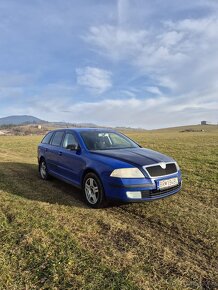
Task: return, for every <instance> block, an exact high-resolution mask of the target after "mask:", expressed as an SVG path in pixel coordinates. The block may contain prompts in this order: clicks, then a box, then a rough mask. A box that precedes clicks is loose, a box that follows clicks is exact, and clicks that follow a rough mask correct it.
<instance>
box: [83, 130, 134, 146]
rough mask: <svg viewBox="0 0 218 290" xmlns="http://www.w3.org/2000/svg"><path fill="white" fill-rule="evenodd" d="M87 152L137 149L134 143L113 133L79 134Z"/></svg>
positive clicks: (85, 132) (92, 132)
mask: <svg viewBox="0 0 218 290" xmlns="http://www.w3.org/2000/svg"><path fill="white" fill-rule="evenodd" d="M80 135H81V137H82V138H83V141H84V143H85V145H86V147H87V148H88V149H89V150H110V149H125V148H137V147H139V146H138V145H137V144H136V143H134V142H133V141H131V140H130V139H129V138H127V137H125V136H123V135H121V134H118V133H115V132H96V131H84V132H81V133H80Z"/></svg>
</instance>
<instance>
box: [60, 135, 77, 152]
mask: <svg viewBox="0 0 218 290" xmlns="http://www.w3.org/2000/svg"><path fill="white" fill-rule="evenodd" d="M72 146H75V148H77V147H78V142H77V141H76V138H75V137H74V135H73V134H71V133H67V134H66V135H65V138H64V142H63V147H64V148H66V149H71V148H72Z"/></svg>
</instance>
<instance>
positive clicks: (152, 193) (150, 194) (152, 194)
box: [141, 182, 181, 198]
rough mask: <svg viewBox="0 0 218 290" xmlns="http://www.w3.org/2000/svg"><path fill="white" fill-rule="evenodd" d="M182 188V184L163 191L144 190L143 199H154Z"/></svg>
mask: <svg viewBox="0 0 218 290" xmlns="http://www.w3.org/2000/svg"><path fill="white" fill-rule="evenodd" d="M180 187H181V182H180V183H179V184H178V185H176V186H173V187H170V188H165V189H162V190H161V189H152V190H144V191H141V193H142V198H152V197H155V196H161V195H162V194H165V193H169V192H171V191H174V190H176V189H179V188H180Z"/></svg>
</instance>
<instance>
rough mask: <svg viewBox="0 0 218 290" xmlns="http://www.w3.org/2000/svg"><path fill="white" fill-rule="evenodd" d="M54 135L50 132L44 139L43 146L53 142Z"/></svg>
mask: <svg viewBox="0 0 218 290" xmlns="http://www.w3.org/2000/svg"><path fill="white" fill-rule="evenodd" d="M52 135H53V132H49V133H48V134H47V135H46V136H45V137H44V138H43V139H42V142H41V143H42V144H48V143H49V141H50V140H51V136H52Z"/></svg>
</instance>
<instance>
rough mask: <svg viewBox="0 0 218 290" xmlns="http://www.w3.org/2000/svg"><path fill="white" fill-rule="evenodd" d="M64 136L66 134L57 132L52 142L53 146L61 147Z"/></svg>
mask: <svg viewBox="0 0 218 290" xmlns="http://www.w3.org/2000/svg"><path fill="white" fill-rule="evenodd" d="M63 136H64V132H56V133H55V134H54V137H53V139H52V141H51V145H54V146H60V145H61V141H62V139H63Z"/></svg>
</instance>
